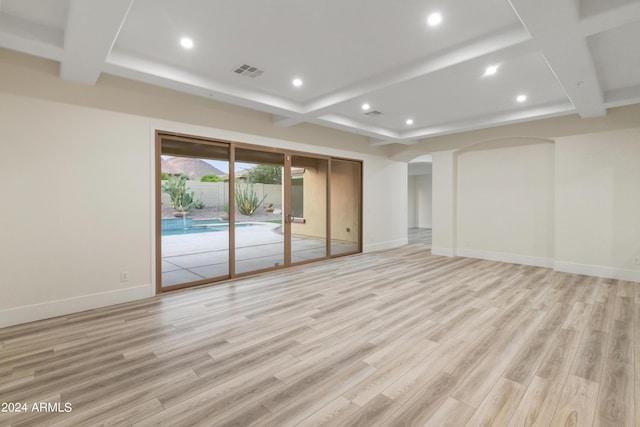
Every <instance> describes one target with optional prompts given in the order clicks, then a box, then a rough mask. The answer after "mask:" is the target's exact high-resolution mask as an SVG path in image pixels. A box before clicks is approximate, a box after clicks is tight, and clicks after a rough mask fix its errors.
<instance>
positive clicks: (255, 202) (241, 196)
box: [236, 184, 267, 216]
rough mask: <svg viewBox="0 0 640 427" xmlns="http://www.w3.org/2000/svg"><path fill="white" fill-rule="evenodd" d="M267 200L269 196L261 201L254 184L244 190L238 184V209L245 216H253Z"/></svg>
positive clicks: (265, 196)
mask: <svg viewBox="0 0 640 427" xmlns="http://www.w3.org/2000/svg"><path fill="white" fill-rule="evenodd" d="M266 198H267V195H266V194H265V195H264V197H263V198H262V200H259V198H258V195H257V194H256V192H255V190H254V189H253V184H249V185H247V186H246V187H245V188H244V189H242V188H240V185H238V184H236V208H237V209H238V212H240V213H241V214H243V215H248V216H251V215H253V213H254V212H255V211H256V210H257V209H258V208H259V207H260V205H262V202H264V199H266Z"/></svg>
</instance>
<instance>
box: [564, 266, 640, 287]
mask: <svg viewBox="0 0 640 427" xmlns="http://www.w3.org/2000/svg"><path fill="white" fill-rule="evenodd" d="M554 269H555V270H556V271H561V272H563V273H573V274H584V275H586V276H596V277H604V278H605V279H618V280H628V281H630V282H640V271H638V270H627V269H623V268H613V267H606V266H603V265H589V264H579V263H577V262H567V261H556V262H555V266H554Z"/></svg>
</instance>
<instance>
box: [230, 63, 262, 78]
mask: <svg viewBox="0 0 640 427" xmlns="http://www.w3.org/2000/svg"><path fill="white" fill-rule="evenodd" d="M233 72H234V73H236V74H240V75H241V76H247V77H251V78H252V79H255V78H256V77H260V76H261V75H262V73H264V70H261V69H260V68H258V67H254V66H252V65H247V64H242V65H241V66H239V67H236V68H235V69H234V70H233Z"/></svg>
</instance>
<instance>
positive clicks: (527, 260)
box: [431, 248, 554, 268]
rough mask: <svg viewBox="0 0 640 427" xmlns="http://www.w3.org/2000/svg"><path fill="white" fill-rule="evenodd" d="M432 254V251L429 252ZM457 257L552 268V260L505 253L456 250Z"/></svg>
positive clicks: (465, 249) (466, 249)
mask: <svg viewBox="0 0 640 427" xmlns="http://www.w3.org/2000/svg"><path fill="white" fill-rule="evenodd" d="M431 253H433V249H432V250H431ZM457 254H458V256H462V257H466V258H477V259H486V260H489V261H501V262H508V263H511V264H522V265H532V266H535V267H546V268H553V266H554V263H553V258H545V257H537V256H531V255H520V254H512V253H506V252H493V251H482V250H478V249H469V248H458V249H457Z"/></svg>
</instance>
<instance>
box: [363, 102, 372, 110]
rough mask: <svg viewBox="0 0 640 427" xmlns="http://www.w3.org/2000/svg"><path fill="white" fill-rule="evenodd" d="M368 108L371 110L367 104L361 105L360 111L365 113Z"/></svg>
mask: <svg viewBox="0 0 640 427" xmlns="http://www.w3.org/2000/svg"><path fill="white" fill-rule="evenodd" d="M369 108H371V106H370V105H369V104H362V109H363V110H364V111H367V110H368V109H369Z"/></svg>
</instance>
